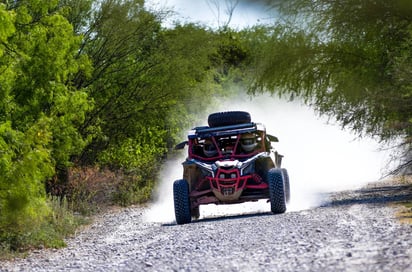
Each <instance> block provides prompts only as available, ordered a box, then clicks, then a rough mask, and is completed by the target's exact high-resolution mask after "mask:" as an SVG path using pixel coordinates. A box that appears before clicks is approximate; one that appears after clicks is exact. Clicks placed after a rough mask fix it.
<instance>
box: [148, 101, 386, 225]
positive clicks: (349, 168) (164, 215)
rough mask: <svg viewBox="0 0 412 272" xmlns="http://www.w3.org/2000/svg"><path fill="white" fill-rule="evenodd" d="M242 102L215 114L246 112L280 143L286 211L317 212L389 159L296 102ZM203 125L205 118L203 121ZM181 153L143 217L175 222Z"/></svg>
mask: <svg viewBox="0 0 412 272" xmlns="http://www.w3.org/2000/svg"><path fill="white" fill-rule="evenodd" d="M244 97H245V98H243V99H236V101H234V100H231V101H228V102H225V103H224V104H222V105H220V106H218V108H217V109H216V110H215V111H229V110H242V111H248V112H250V114H251V116H252V121H253V122H260V123H263V124H264V125H265V126H266V130H267V133H269V134H272V135H275V136H277V137H278V138H279V142H278V143H274V144H273V145H274V147H275V149H276V150H277V151H278V152H279V153H280V154H282V155H284V158H283V161H282V167H284V168H286V169H287V170H288V173H289V176H290V185H291V202H290V204H289V205H288V206H287V210H288V212H289V211H297V210H302V209H309V208H312V207H316V206H318V205H320V204H321V203H322V201H324V198H325V193H327V192H332V191H340V190H347V189H356V188H359V187H361V186H363V185H365V184H366V183H368V182H372V181H377V180H379V179H380V177H381V176H382V171H381V170H382V168H383V166H384V165H385V163H386V162H387V160H388V154H387V153H385V152H382V151H379V150H380V148H379V147H380V146H379V144H378V143H377V142H375V141H374V140H372V139H356V137H355V135H353V134H351V133H350V132H348V131H344V130H342V129H341V128H340V127H339V126H337V125H331V124H327V120H326V119H325V118H319V117H318V116H316V114H315V113H314V112H313V110H312V109H310V108H308V107H307V106H304V105H302V104H301V103H299V102H287V101H285V100H281V99H278V98H273V97H270V96H269V95H262V96H259V97H255V98H253V99H251V98H249V97H247V96H246V95H245V96H244ZM206 123H207V116H206V117H205V118H204V121H203V124H206ZM182 140H184V139H182ZM181 152H182V154H181V156H180V157H179V158H174V159H171V160H169V161H168V162H167V163H166V165H165V166H164V169H163V170H162V171H161V182H160V185H159V187H158V188H157V191H156V194H155V199H156V200H155V202H154V203H153V204H152V205H151V207H150V208H149V210H148V212H147V213H146V214H145V217H146V219H147V220H148V221H151V222H162V223H172V222H174V208H173V181H174V180H176V179H180V178H182V170H183V168H182V166H181V163H182V162H183V160H184V159H185V156H186V153H185V152H187V149H185V150H182V151H181ZM268 211H270V208H269V203H267V202H266V201H258V202H250V203H244V204H236V205H219V206H217V205H213V204H212V205H207V206H201V207H200V215H201V218H208V217H216V216H225V215H238V214H245V213H260V212H268Z"/></svg>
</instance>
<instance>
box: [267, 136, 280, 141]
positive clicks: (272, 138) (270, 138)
mask: <svg viewBox="0 0 412 272" xmlns="http://www.w3.org/2000/svg"><path fill="white" fill-rule="evenodd" d="M266 137H267V138H268V139H269V141H271V142H279V139H278V137H276V136H273V135H270V134H266Z"/></svg>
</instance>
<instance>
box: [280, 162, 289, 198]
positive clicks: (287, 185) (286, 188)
mask: <svg viewBox="0 0 412 272" xmlns="http://www.w3.org/2000/svg"><path fill="white" fill-rule="evenodd" d="M282 173H283V179H284V181H285V196H286V203H289V202H290V182H289V174H288V170H286V169H285V168H282Z"/></svg>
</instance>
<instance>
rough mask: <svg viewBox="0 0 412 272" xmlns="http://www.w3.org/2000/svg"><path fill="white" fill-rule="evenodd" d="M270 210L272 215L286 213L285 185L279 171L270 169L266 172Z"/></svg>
mask: <svg viewBox="0 0 412 272" xmlns="http://www.w3.org/2000/svg"><path fill="white" fill-rule="evenodd" d="M268 185H269V197H270V209H271V211H272V212H273V213H284V212H286V196H285V184H284V181H283V173H282V170H281V169H278V168H272V169H270V170H269V172H268Z"/></svg>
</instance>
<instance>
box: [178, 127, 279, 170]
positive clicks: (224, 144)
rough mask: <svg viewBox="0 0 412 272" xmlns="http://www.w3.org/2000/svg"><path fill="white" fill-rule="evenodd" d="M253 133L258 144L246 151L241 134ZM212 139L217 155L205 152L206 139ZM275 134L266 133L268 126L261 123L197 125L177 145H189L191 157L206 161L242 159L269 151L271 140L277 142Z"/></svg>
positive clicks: (179, 146)
mask: <svg viewBox="0 0 412 272" xmlns="http://www.w3.org/2000/svg"><path fill="white" fill-rule="evenodd" d="M243 134H253V135H254V136H255V138H256V143H257V146H256V148H255V149H254V150H253V151H252V152H245V151H244V150H242V148H241V145H240V140H241V135H243ZM206 140H208V141H211V143H212V144H213V145H214V147H215V149H216V151H217V152H216V155H215V156H212V157H208V156H206V155H205V154H204V152H203V147H204V145H205V141H206ZM277 141H278V139H277V138H276V137H275V136H272V135H269V134H266V128H265V127H264V125H263V124H260V123H253V122H251V123H246V124H237V125H228V126H220V127H208V126H202V127H195V128H193V129H192V130H191V131H189V134H188V140H187V141H185V142H182V143H180V144H178V145H177V146H176V149H182V148H183V147H184V146H185V145H188V146H189V149H188V153H189V159H198V160H202V161H206V162H209V161H210V162H214V161H216V160H224V159H227V160H229V159H230V160H234V159H238V160H242V159H247V158H250V157H253V156H255V155H257V154H259V153H261V152H269V150H270V149H271V144H270V142H277Z"/></svg>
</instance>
